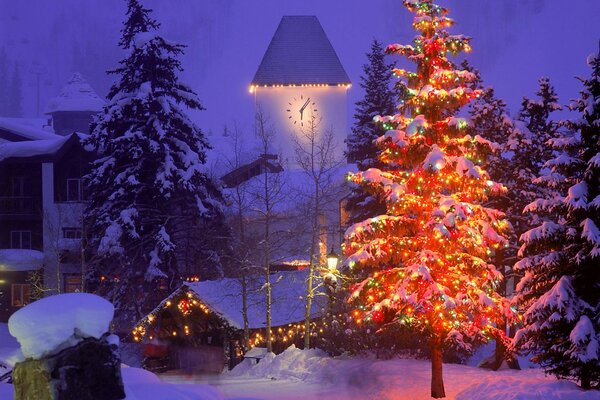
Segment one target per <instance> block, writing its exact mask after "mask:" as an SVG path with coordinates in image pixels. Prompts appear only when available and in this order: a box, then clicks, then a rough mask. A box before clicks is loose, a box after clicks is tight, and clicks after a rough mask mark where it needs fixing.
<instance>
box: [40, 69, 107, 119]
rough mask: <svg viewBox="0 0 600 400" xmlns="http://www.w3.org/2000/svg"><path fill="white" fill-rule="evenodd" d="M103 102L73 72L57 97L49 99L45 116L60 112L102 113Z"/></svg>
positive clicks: (87, 84) (79, 75) (83, 80)
mask: <svg viewBox="0 0 600 400" xmlns="http://www.w3.org/2000/svg"><path fill="white" fill-rule="evenodd" d="M103 106H104V100H102V99H101V98H100V96H98V94H96V92H95V91H94V89H92V87H91V86H90V84H89V83H87V81H86V80H85V79H84V78H83V76H81V74H80V73H79V72H75V73H74V74H73V76H71V78H70V79H69V81H68V82H67V84H66V85H65V86H64V87H63V88H62V90H61V91H60V94H59V95H58V96H57V97H54V98H52V99H50V101H49V102H48V105H47V106H46V114H52V113H55V112H61V111H93V112H99V111H102V107H103Z"/></svg>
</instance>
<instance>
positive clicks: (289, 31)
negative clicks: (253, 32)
mask: <svg viewBox="0 0 600 400" xmlns="http://www.w3.org/2000/svg"><path fill="white" fill-rule="evenodd" d="M251 84H252V85H259V86H263V85H313V84H316V85H349V84H350V78H348V74H346V71H345V70H344V67H343V66H342V63H341V62H340V59H339V58H338V56H337V54H336V53H335V50H334V49H333V46H332V45H331V43H330V42H329V39H328V38H327V35H326V34H325V31H324V30H323V27H322V26H321V23H320V22H319V20H318V19H317V17H316V16H314V15H298V16H296V15H295V16H284V17H282V18H281V22H280V23H279V26H278V27H277V30H276V31H275V35H273V39H271V43H269V47H268V48H267V51H266V52H265V55H264V56H263V59H262V61H261V63H260V65H259V66H258V70H257V71H256V74H255V75H254V79H252V83H251Z"/></svg>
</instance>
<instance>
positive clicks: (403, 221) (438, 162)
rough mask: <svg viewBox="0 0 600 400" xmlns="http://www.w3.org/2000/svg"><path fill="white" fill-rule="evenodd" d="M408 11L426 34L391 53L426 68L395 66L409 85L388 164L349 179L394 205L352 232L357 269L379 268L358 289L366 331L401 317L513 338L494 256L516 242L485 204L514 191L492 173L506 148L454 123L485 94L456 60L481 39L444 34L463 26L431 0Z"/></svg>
mask: <svg viewBox="0 0 600 400" xmlns="http://www.w3.org/2000/svg"><path fill="white" fill-rule="evenodd" d="M404 5H405V6H406V7H407V8H408V9H409V10H410V11H411V12H413V13H415V14H416V15H415V17H414V20H413V28H414V29H415V30H416V31H418V32H419V35H417V36H416V37H415V39H414V42H413V44H412V45H400V44H392V45H390V46H388V47H387V50H386V51H387V53H388V54H396V55H400V56H404V57H406V58H408V59H409V60H410V61H413V62H415V63H416V64H417V70H416V72H412V71H407V70H405V69H400V68H395V69H394V70H393V73H394V75H395V76H396V77H397V78H398V79H400V80H401V81H402V82H403V85H404V86H405V87H406V89H407V90H406V93H407V97H406V99H405V100H404V101H403V102H401V104H400V105H399V109H400V110H401V111H402V112H401V113H399V114H397V115H393V116H377V117H375V119H374V121H375V123H378V124H381V125H382V127H383V128H384V129H385V130H386V133H385V134H384V135H383V136H381V137H380V138H379V139H377V140H376V144H377V145H378V147H379V148H380V155H379V159H380V161H381V162H382V164H383V165H384V166H385V167H384V168H382V169H376V168H372V169H369V170H367V171H361V172H358V173H350V174H349V175H348V178H347V179H348V180H349V181H351V182H354V183H356V184H358V185H361V186H362V187H363V188H364V190H365V191H367V192H369V193H371V194H372V195H374V196H378V197H379V198H382V199H383V200H385V203H386V208H387V211H386V214H385V215H381V216H378V217H375V218H370V219H367V220H365V221H363V222H361V223H358V224H355V225H353V226H351V227H350V228H349V229H348V230H347V232H346V235H345V243H344V251H345V253H346V255H347V257H348V258H347V261H346V263H347V265H348V266H349V267H350V269H351V270H355V269H357V268H367V269H374V270H376V272H374V273H372V274H371V275H370V276H369V277H368V278H367V279H365V280H363V281H362V282H360V283H358V284H356V285H354V286H353V287H351V293H350V298H349V302H350V303H351V304H354V305H355V309H354V311H353V312H352V313H351V315H352V317H353V318H354V321H355V323H357V324H360V323H362V322H363V321H375V322H392V321H395V322H398V323H400V324H410V325H412V326H414V327H416V328H418V329H420V330H422V331H423V332H425V333H428V334H432V335H434V336H436V337H441V338H445V337H446V336H447V335H449V334H450V332H460V333H461V334H467V335H468V336H470V337H479V338H482V339H489V338H490V335H491V334H493V335H498V336H502V335H503V333H502V332H499V331H498V330H497V329H496V328H495V324H496V322H497V321H499V320H501V319H502V317H503V316H507V317H512V316H513V311H512V310H511V309H510V307H509V303H508V301H507V300H506V299H504V298H502V297H501V296H499V295H498V294H497V293H496V289H497V287H498V285H499V283H500V281H501V279H502V275H501V274H500V273H499V272H498V271H497V270H496V268H495V267H494V266H493V265H491V264H490V263H489V260H490V259H491V257H493V256H494V254H495V253H496V252H497V251H499V250H501V249H502V248H503V247H505V246H508V243H507V241H506V239H505V237H504V235H506V233H507V232H509V230H510V229H511V227H510V224H509V223H508V222H507V221H506V220H505V219H504V218H503V215H502V213H501V212H499V211H497V210H494V209H490V208H487V207H485V206H484V205H483V204H484V203H485V202H486V201H487V199H488V197H489V196H492V195H496V194H499V193H503V192H504V191H505V190H506V189H505V188H504V187H503V186H502V185H501V184H498V183H495V182H492V181H491V180H490V178H489V175H488V174H487V173H486V171H485V170H484V169H483V168H482V165H483V164H484V163H485V154H484V153H485V152H488V151H490V150H494V147H495V144H493V143H491V142H489V141H487V140H485V139H483V138H481V137H480V136H471V135H470V134H469V123H468V121H467V120H466V119H464V118H459V117H455V116H453V115H454V114H455V113H456V111H457V110H459V109H460V108H461V107H463V106H464V105H466V104H467V103H469V102H470V101H471V100H473V99H475V98H478V97H479V96H480V91H479V90H476V89H473V88H471V87H470V85H469V83H470V82H472V81H473V80H474V79H475V75H474V74H473V73H471V72H469V71H465V70H458V69H455V66H454V64H452V63H451V62H450V61H449V60H448V59H447V57H448V56H449V55H452V56H455V55H457V54H458V53H460V52H470V51H471V46H470V43H469V42H470V39H469V38H468V37H465V36H462V35H450V34H449V33H448V32H447V31H446V30H445V28H448V27H450V26H452V25H453V21H452V20H451V19H450V18H448V17H447V16H446V14H447V10H446V9H444V8H442V7H440V6H438V5H436V4H433V2H432V1H431V0H404Z"/></svg>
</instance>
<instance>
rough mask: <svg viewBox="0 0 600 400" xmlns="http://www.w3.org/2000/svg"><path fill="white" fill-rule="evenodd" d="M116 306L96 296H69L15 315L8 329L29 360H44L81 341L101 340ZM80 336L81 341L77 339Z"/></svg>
mask: <svg viewBox="0 0 600 400" xmlns="http://www.w3.org/2000/svg"><path fill="white" fill-rule="evenodd" d="M113 315H114V307H113V305H112V304H111V303H110V302H109V301H107V300H105V299H103V298H101V297H99V296H96V295H93V294H89V293H66V294H59V295H56V296H50V297H46V298H43V299H41V300H38V301H36V302H34V303H31V304H29V305H27V306H26V307H24V308H22V309H20V310H19V311H17V312H15V313H14V314H13V315H12V316H11V317H10V319H9V320H8V329H9V331H10V334H11V335H12V336H14V337H15V338H16V339H17V340H18V342H19V344H20V345H21V350H22V351H23V354H24V355H25V357H31V358H40V357H42V356H44V355H47V354H51V353H53V352H54V351H56V350H57V349H58V348H59V347H61V346H63V345H64V344H65V343H67V342H69V343H68V344H69V345H74V344H76V343H77V341H80V340H81V337H94V338H96V339H99V338H100V337H101V336H102V335H103V334H105V333H106V332H108V330H109V324H110V321H111V320H112V318H113ZM76 332H77V336H78V337H79V338H75V337H74V333H76Z"/></svg>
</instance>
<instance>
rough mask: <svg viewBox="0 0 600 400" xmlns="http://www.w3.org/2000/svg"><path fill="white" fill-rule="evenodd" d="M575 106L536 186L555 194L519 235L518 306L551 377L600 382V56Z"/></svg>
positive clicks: (530, 348) (537, 204)
mask: <svg viewBox="0 0 600 400" xmlns="http://www.w3.org/2000/svg"><path fill="white" fill-rule="evenodd" d="M588 61H589V64H590V66H591V68H592V75H591V77H590V78H589V79H585V80H583V79H582V82H583V85H584V88H583V90H582V92H581V97H580V98H579V99H577V100H575V101H574V103H573V104H572V105H571V109H572V110H576V111H577V112H579V113H580V117H579V118H578V119H576V120H574V121H571V122H569V123H567V127H568V128H570V129H568V130H560V131H557V136H556V137H555V138H552V139H550V143H551V144H552V148H553V149H554V150H555V151H556V155H555V157H554V158H552V159H550V160H549V161H548V162H547V163H546V165H545V166H546V170H545V174H544V175H542V176H540V178H539V179H538V180H537V182H538V183H540V184H544V185H547V186H550V187H551V188H552V189H553V190H556V195H554V196H552V197H547V198H541V199H538V200H536V201H534V202H533V203H531V204H530V205H529V206H528V208H527V209H528V210H529V211H532V212H536V213H541V214H542V215H543V216H544V217H545V220H544V222H543V223H542V224H541V225H539V226H538V227H535V228H533V229H531V230H529V231H528V232H526V233H525V234H523V235H522V236H521V240H522V241H523V246H522V248H521V251H520V253H521V255H522V256H523V257H524V258H523V259H522V260H521V261H519V262H518V263H517V264H516V265H515V268H516V269H517V270H519V271H522V272H523V273H524V275H525V276H524V278H523V279H522V280H521V281H520V282H519V285H518V287H517V290H518V296H517V297H515V301H516V302H517V304H519V305H520V306H521V307H523V309H524V310H525V313H524V321H523V322H524V327H523V328H522V329H520V330H519V331H518V332H517V335H516V336H515V344H516V346H517V347H518V348H520V349H522V350H525V351H527V352H530V353H533V360H534V361H536V362H538V363H540V364H541V365H542V366H543V367H544V369H545V371H546V372H547V373H550V374H553V375H556V376H557V377H558V378H563V379H570V380H574V381H578V382H579V383H580V385H581V387H582V388H584V389H590V388H592V387H596V388H598V387H599V385H600V354H599V351H600V273H598V266H599V265H600V53H598V54H596V55H593V56H590V58H589V59H588Z"/></svg>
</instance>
